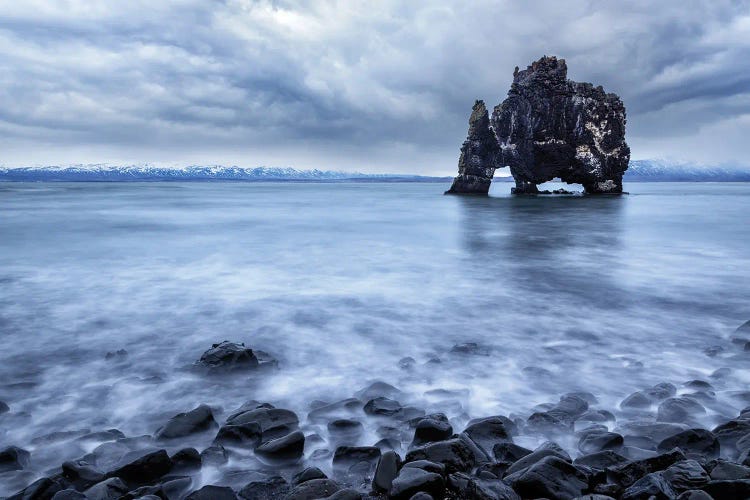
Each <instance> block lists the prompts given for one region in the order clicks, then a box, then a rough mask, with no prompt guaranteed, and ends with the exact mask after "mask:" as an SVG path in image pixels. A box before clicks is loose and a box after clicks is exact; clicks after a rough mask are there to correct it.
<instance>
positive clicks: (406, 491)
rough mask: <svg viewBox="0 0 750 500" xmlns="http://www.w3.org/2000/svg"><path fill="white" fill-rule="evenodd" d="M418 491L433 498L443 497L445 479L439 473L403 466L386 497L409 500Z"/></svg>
mask: <svg viewBox="0 0 750 500" xmlns="http://www.w3.org/2000/svg"><path fill="white" fill-rule="evenodd" d="M420 491H422V492H425V493H428V494H429V495H431V496H432V497H433V498H443V494H444V491H445V479H443V476H441V475H440V474H435V473H433V472H427V471H426V470H423V469H417V468H416V467H404V468H402V469H401V472H399V474H398V476H396V478H395V479H394V480H393V482H392V484H391V488H390V490H389V491H388V497H389V498H392V499H394V500H409V499H410V498H411V497H412V495H414V494H416V493H419V492H420Z"/></svg>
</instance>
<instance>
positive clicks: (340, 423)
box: [328, 418, 365, 444]
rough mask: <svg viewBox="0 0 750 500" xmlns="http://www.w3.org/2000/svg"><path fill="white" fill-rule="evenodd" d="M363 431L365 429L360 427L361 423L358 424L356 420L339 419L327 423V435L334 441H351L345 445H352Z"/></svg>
mask: <svg viewBox="0 0 750 500" xmlns="http://www.w3.org/2000/svg"><path fill="white" fill-rule="evenodd" d="M364 431H365V428H364V426H363V425H362V422H359V421H358V420H352V419H348V418H340V419H336V420H333V421H331V422H329V423H328V433H329V434H330V435H331V437H332V438H333V439H335V440H336V441H351V443H347V444H354V443H353V442H354V441H356V440H357V439H358V438H359V437H360V436H361V435H362V433H364Z"/></svg>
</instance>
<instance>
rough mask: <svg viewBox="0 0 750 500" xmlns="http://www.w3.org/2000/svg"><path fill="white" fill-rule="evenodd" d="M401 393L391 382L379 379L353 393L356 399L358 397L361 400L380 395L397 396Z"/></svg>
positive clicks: (386, 396)
mask: <svg viewBox="0 0 750 500" xmlns="http://www.w3.org/2000/svg"><path fill="white" fill-rule="evenodd" d="M403 394H404V393H403V392H401V390H400V389H398V388H397V387H393V386H392V385H391V384H388V383H386V382H383V381H380V380H379V381H377V382H373V383H372V384H370V385H368V386H367V387H365V388H364V389H361V390H359V391H357V392H356V393H355V394H354V395H355V396H356V397H357V399H360V400H362V401H369V400H371V399H375V398H380V397H385V398H398V397H400V396H402V395H403Z"/></svg>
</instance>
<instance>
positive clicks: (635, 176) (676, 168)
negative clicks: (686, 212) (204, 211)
mask: <svg viewBox="0 0 750 500" xmlns="http://www.w3.org/2000/svg"><path fill="white" fill-rule="evenodd" d="M500 172H503V173H505V172H507V170H503V171H500ZM500 172H498V173H500ZM452 179H453V177H433V176H426V175H409V174H364V173H360V172H341V171H336V170H317V169H314V170H297V169H295V168H290V167H254V168H245V167H237V166H231V167H225V166H221V165H209V166H202V165H193V166H189V167H182V168H174V167H160V166H154V165H148V164H145V165H125V166H121V165H107V164H93V165H72V166H57V165H52V166H42V167H0V181H39V182H42V181H45V182H54V181H60V182H64V181H89V182H118V181H120V182H122V181H247V182H263V181H267V182H268V181H275V182H283V181H292V182H449V181H451V180H452ZM623 180H624V181H625V182H750V169H747V168H745V169H741V168H728V167H724V166H705V165H695V164H688V163H677V162H672V161H668V160H633V161H631V162H630V166H629V168H628V170H627V171H626V172H625V175H624V177H623ZM495 182H513V178H512V177H509V176H506V177H501V176H499V175H498V176H495Z"/></svg>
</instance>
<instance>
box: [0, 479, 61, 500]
mask: <svg viewBox="0 0 750 500" xmlns="http://www.w3.org/2000/svg"><path fill="white" fill-rule="evenodd" d="M68 486H69V485H68V484H66V482H65V481H61V480H60V479H59V478H56V477H43V478H41V479H38V480H36V481H34V482H33V483H31V484H30V485H29V486H27V487H26V488H24V489H23V490H21V491H19V492H18V493H16V494H15V495H11V496H9V497H8V498H7V499H6V500H37V499H39V500H42V499H48V498H52V497H53V496H54V495H55V494H56V493H57V492H59V491H62V490H64V489H67V488H68Z"/></svg>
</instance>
